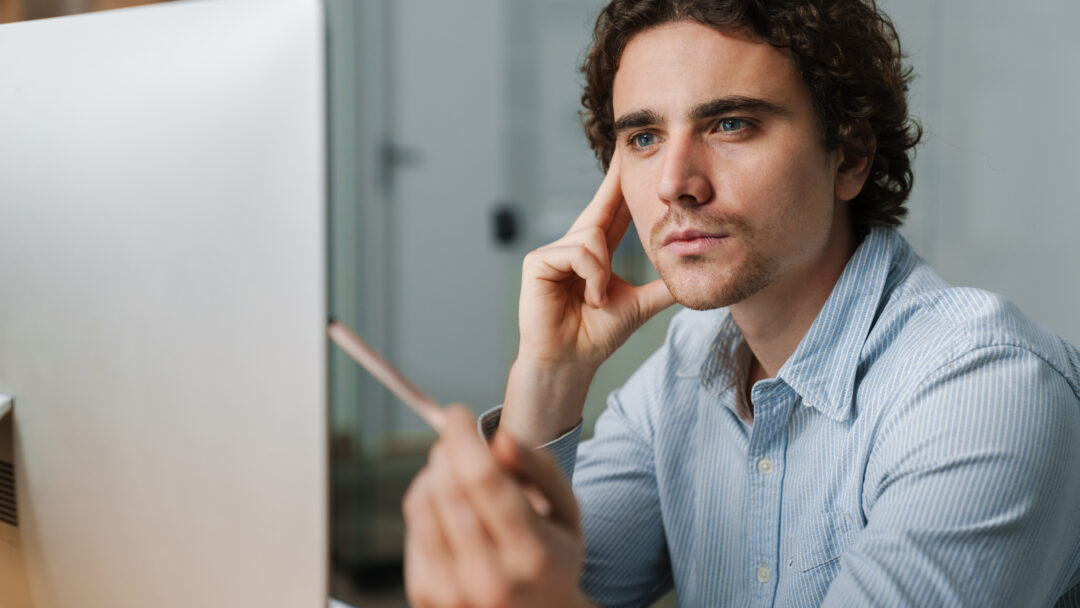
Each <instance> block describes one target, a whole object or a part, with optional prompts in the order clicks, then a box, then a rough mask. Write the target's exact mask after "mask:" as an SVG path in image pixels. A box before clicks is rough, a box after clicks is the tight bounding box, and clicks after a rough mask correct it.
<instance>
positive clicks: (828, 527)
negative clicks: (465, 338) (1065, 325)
mask: <svg viewBox="0 0 1080 608" xmlns="http://www.w3.org/2000/svg"><path fill="white" fill-rule="evenodd" d="M749 356H750V355H749V350H748V348H747V347H746V345H745V342H744V341H743V339H742V336H741V334H740V333H739V329H738V327H736V325H735V324H734V322H732V320H731V317H730V316H728V314H727V312H726V311H725V310H715V311H707V312H693V311H684V312H681V313H679V314H678V315H676V316H675V318H674V320H673V321H672V323H671V326H670V328H669V330H668V335H667V339H666V340H665V343H664V345H663V346H662V347H661V348H660V350H658V351H657V352H656V353H655V354H653V355H652V357H651V358H650V359H649V360H648V361H647V362H646V363H645V364H644V365H643V366H642V367H641V368H640V369H639V370H638V371H637V372H636V373H635V374H634V375H633V376H632V377H631V378H630V379H629V381H628V382H627V383H626V384H625V385H624V386H623V387H622V388H621V389H619V390H617V391H615V392H614V393H612V394H611V396H610V397H609V399H608V408H607V409H606V410H605V411H604V413H603V414H602V415H601V417H600V419H599V420H598V421H597V424H596V433H595V436H594V437H593V438H592V439H591V440H589V441H585V442H583V443H581V445H580V447H579V446H578V439H579V436H580V427H579V428H578V429H575V430H574V431H573V432H571V433H568V434H567V435H566V436H564V437H562V438H560V439H559V440H557V441H555V442H553V443H552V444H549V445H548V447H549V448H550V449H551V450H553V451H554V452H555V454H556V457H557V458H558V459H559V461H560V464H561V465H562V467H563V469H564V470H565V471H567V472H568V473H571V474H572V477H573V485H574V491H575V493H576V494H577V497H578V500H579V502H580V503H581V508H582V516H583V521H584V528H585V542H586V546H587V556H586V563H585V572H584V577H583V581H582V586H583V588H584V590H585V592H586V593H587V594H588V595H589V596H590V597H591V598H592V599H593V600H594V601H595V602H597V603H599V604H601V605H604V606H642V605H648V604H649V603H650V602H652V601H653V600H654V599H655V598H657V597H659V596H660V595H662V594H664V593H665V592H667V591H668V590H669V589H671V587H672V586H673V585H674V588H675V590H676V593H677V595H678V599H679V605H680V606H687V607H695V606H740V607H741V606H819V605H826V606H1051V605H1054V604H1055V602H1058V605H1061V606H1065V605H1072V606H1080V396H1078V395H1080V353H1078V351H1077V350H1076V349H1075V348H1074V347H1072V346H1070V345H1069V344H1067V343H1066V342H1064V341H1063V340H1061V339H1060V338H1058V337H1056V336H1054V335H1053V334H1051V333H1050V332H1048V331H1046V330H1045V329H1043V328H1041V327H1040V326H1038V325H1037V324H1035V323H1034V322H1032V321H1031V320H1029V319H1028V318H1027V317H1025V316H1024V315H1023V314H1021V313H1020V312H1019V311H1018V310H1017V309H1016V308H1015V307H1013V306H1012V305H1011V304H1010V303H1008V302H1007V301H1005V300H1004V299H1002V298H1001V297H999V296H996V295H994V294H991V293H987V292H985V291H980V290H976V289H966V288H952V287H950V286H949V285H948V284H946V283H945V282H944V281H943V280H942V279H941V278H940V277H939V276H938V275H937V274H936V273H935V272H934V271H933V270H932V269H931V268H930V267H929V266H928V265H927V264H926V263H925V262H924V261H922V260H921V259H920V258H919V257H918V256H917V255H915V254H914V253H913V252H912V250H911V248H910V247H909V246H908V244H907V243H906V241H904V239H903V238H902V237H901V236H900V235H899V234H897V233H896V232H895V231H893V230H888V229H880V228H878V229H874V230H873V231H872V232H871V233H870V234H869V235H868V236H867V238H866V239H865V240H864V242H863V243H862V244H861V246H860V247H859V249H858V250H857V251H856V253H855V255H854V256H853V257H852V259H851V260H850V261H849V263H848V265H847V268H846V269H845V270H844V272H843V274H842V275H841V277H840V279H839V281H838V282H837V284H836V286H835V287H834V289H833V292H832V294H831V295H830V297H829V299H828V301H827V302H826V304H825V306H824V308H823V309H822V311H821V312H820V314H819V315H818V317H817V319H816V320H815V321H814V323H813V325H812V326H811V327H810V329H809V331H808V332H807V334H806V335H805V336H804V337H803V339H802V342H801V343H800V344H799V346H798V348H796V350H795V352H794V353H793V354H792V355H791V357H790V358H789V359H788V361H787V362H786V363H785V364H784V365H783V367H782V368H781V369H780V371H779V373H778V374H777V377H776V378H772V379H768V380H762V381H760V382H757V383H756V384H755V385H754V386H753V389H752V393H751V399H752V401H753V404H754V420H753V423H752V424H747V423H745V422H743V421H742V420H741V419H740V418H739V416H738V415H737V411H738V409H739V399H740V398H741V397H740V394H741V392H742V391H740V390H739V386H740V385H741V383H742V382H744V381H745V377H746V364H747V362H748V361H749ZM497 418H498V416H497V413H496V412H493V413H492V414H491V415H488V416H486V417H485V420H484V422H483V425H484V426H485V427H486V428H487V429H488V430H489V431H490V430H491V428H492V427H494V426H495V425H497ZM575 456H576V468H575ZM1059 598H1060V601H1058V600H1059Z"/></svg>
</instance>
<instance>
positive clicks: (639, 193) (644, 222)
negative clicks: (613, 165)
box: [619, 171, 664, 250]
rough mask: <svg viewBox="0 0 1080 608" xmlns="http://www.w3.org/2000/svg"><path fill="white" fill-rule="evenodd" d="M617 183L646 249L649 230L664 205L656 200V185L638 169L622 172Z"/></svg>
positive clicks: (660, 213) (661, 212)
mask: <svg viewBox="0 0 1080 608" xmlns="http://www.w3.org/2000/svg"><path fill="white" fill-rule="evenodd" d="M619 185H620V187H621V188H622V193H623V198H624V199H625V200H626V206H627V208H628V209H630V217H632V218H633V220H634V226H635V227H636V229H637V233H638V237H639V238H640V239H641V244H642V245H644V246H645V249H646V250H648V245H649V234H650V231H651V230H652V227H653V225H654V224H655V223H656V221H657V220H658V219H659V218H660V215H662V214H663V211H664V206H663V205H662V204H660V202H659V200H658V197H657V194H656V187H655V185H652V184H651V183H650V182H649V179H648V176H647V175H645V174H644V172H638V171H635V172H634V174H633V175H632V176H631V175H626V174H625V173H624V174H623V175H622V179H621V180H620V182H619Z"/></svg>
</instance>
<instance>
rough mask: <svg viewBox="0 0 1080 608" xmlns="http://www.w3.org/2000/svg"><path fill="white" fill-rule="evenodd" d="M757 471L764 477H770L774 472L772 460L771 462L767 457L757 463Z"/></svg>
mask: <svg viewBox="0 0 1080 608" xmlns="http://www.w3.org/2000/svg"><path fill="white" fill-rule="evenodd" d="M757 470H758V472H759V473H761V474H762V475H768V474H769V473H772V472H773V463H772V460H769V457H768V456H766V457H764V458H762V459H761V460H759V461H757Z"/></svg>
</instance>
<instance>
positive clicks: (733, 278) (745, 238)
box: [649, 211, 776, 310]
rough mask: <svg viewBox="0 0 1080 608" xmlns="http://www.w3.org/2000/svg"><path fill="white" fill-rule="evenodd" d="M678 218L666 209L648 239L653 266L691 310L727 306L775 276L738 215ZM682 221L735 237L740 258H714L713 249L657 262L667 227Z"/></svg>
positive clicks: (669, 289)
mask: <svg viewBox="0 0 1080 608" xmlns="http://www.w3.org/2000/svg"><path fill="white" fill-rule="evenodd" d="M678 220H679V217H678V215H677V214H676V215H673V214H671V213H670V211H669V213H667V214H665V215H664V217H663V218H661V220H660V221H659V222H657V223H656V225H655V226H653V228H652V231H651V234H650V238H649V241H650V253H651V257H652V262H653V266H655V267H656V270H657V272H658V273H659V274H660V278H661V279H662V280H663V281H664V284H665V285H667V288H668V291H670V292H671V295H672V296H674V298H675V300H676V301H677V302H678V303H679V304H682V305H683V306H685V307H686V308H690V309H693V310H711V309H714V308H723V307H725V306H731V305H732V304H737V303H739V302H742V301H743V300H746V299H747V298H749V297H750V296H752V295H754V294H756V293H757V292H759V291H761V290H762V289H764V288H765V287H766V286H768V285H769V284H770V283H772V282H773V280H774V279H775V277H776V264H775V263H774V261H773V260H772V259H771V258H770V257H768V256H767V255H765V254H763V253H762V252H760V251H755V247H754V246H753V243H754V239H753V234H752V232H751V230H750V228H749V226H747V225H746V223H745V222H743V221H742V220H741V219H739V218H735V217H730V216H724V217H705V216H701V217H695V218H693V221H689V222H679V221H678ZM686 224H689V225H692V226H693V227H694V228H695V229H697V230H702V231H705V232H718V233H725V234H727V235H728V236H727V238H729V239H736V240H738V241H739V242H740V243H741V244H742V245H743V247H742V248H740V251H739V252H738V253H739V255H740V256H742V257H743V259H741V260H730V259H728V260H723V259H717V258H716V257H715V256H716V255H717V253H716V252H710V253H709V254H704V255H691V256H682V257H681V258H679V259H677V260H674V261H670V260H669V263H660V250H661V247H662V246H663V238H664V235H665V234H666V233H667V232H668V227H669V226H671V225H686Z"/></svg>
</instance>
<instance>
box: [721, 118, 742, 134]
mask: <svg viewBox="0 0 1080 608" xmlns="http://www.w3.org/2000/svg"><path fill="white" fill-rule="evenodd" d="M745 127H746V121H745V120H743V119H741V118H724V119H721V120H720V130H721V131H724V132H725V133H734V132H735V131H738V130H740V129H743V128H745Z"/></svg>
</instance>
